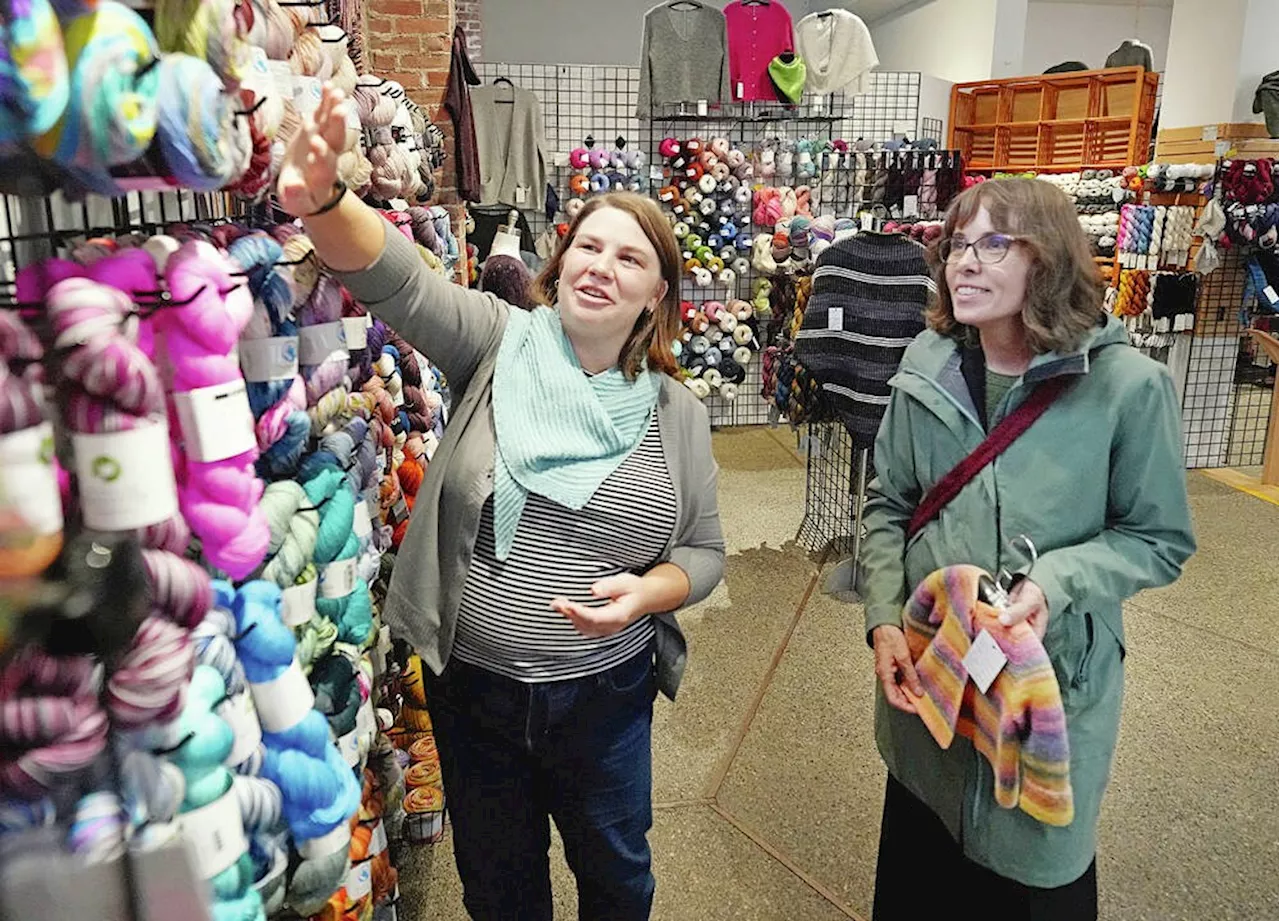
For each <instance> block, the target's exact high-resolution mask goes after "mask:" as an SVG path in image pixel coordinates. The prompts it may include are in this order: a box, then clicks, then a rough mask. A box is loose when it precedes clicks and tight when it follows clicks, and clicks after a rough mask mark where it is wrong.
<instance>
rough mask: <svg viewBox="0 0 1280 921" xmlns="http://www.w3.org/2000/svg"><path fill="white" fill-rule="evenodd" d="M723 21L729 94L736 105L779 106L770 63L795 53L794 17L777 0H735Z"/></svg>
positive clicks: (725, 12) (729, 6) (727, 7)
mask: <svg viewBox="0 0 1280 921" xmlns="http://www.w3.org/2000/svg"><path fill="white" fill-rule="evenodd" d="M724 18H725V24H726V26H727V27H728V33H729V91H730V93H731V94H732V96H733V99H734V101H745V102H756V101H761V100H767V101H769V102H777V101H778V94H777V93H776V92H775V91H774V89H773V84H772V83H771V82H770V81H769V62H770V61H772V60H773V59H774V58H775V57H777V56H778V55H779V54H781V53H782V52H784V51H794V50H795V40H794V39H793V38H792V36H791V14H790V13H788V12H787V8H786V7H785V6H783V5H782V4H781V3H779V2H778V0H764V2H758V3H743V2H742V0H733V2H732V3H730V4H729V5H728V6H726V7H725V8H724Z"/></svg>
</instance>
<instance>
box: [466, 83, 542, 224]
mask: <svg viewBox="0 0 1280 921" xmlns="http://www.w3.org/2000/svg"><path fill="white" fill-rule="evenodd" d="M503 100H510V101H503ZM471 118H472V120H473V121H474V122H475V126H476V150H477V152H478V153H479V155H480V204H482V205H494V204H502V205H509V206H511V207H515V208H523V209H526V210H534V211H541V210H542V207H543V204H544V202H545V201H546V197H547V167H548V157H547V141H546V136H545V131H544V129H543V125H542V103H541V102H539V101H538V97H537V96H535V95H534V94H533V93H531V92H530V91H529V90H527V89H524V88H523V87H520V86H497V85H492V84H491V85H489V86H477V87H475V88H474V89H472V90H471Z"/></svg>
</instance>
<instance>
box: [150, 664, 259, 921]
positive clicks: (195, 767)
mask: <svg viewBox="0 0 1280 921" xmlns="http://www.w3.org/2000/svg"><path fill="white" fill-rule="evenodd" d="M225 697H226V685H225V684H224V683H223V681H222V676H221V675H219V674H218V672H217V670H215V669H213V668H211V667H210V666H207V665H197V666H196V667H195V670H194V671H193V672H192V675H191V685H190V687H189V688H188V690H187V704H186V707H185V708H184V709H183V711H182V715H181V716H180V717H179V718H178V727H177V728H178V732H179V733H180V734H181V735H182V737H183V742H182V743H181V744H180V745H179V746H178V747H177V749H176V750H174V751H173V753H172V754H170V756H169V758H170V760H171V761H172V762H173V763H174V764H176V765H177V766H178V767H179V768H180V769H181V770H182V773H183V776H184V778H185V779H186V784H187V790H186V797H185V798H184V799H183V802H182V811H183V812H189V811H191V810H194V809H199V808H200V807H202V806H207V805H209V804H210V803H212V802H214V801H215V800H217V799H218V798H219V797H221V796H223V795H225V794H226V793H228V792H230V791H231V790H232V786H233V782H234V776H233V775H232V773H231V772H230V771H229V770H227V768H226V767H224V766H223V761H225V760H226V759H227V757H228V756H230V754H231V749H232V746H233V745H234V743H235V736H234V734H233V733H232V730H231V727H230V726H228V725H227V724H226V723H225V722H224V721H223V720H222V719H221V718H220V717H218V716H217V714H215V713H214V708H215V707H217V706H218V704H219V703H221V702H222V700H223V699H225ZM209 885H210V888H211V890H212V892H213V903H212V905H211V906H210V907H211V909H212V913H213V917H214V921H258V919H265V918H266V913H265V911H264V910H263V906H262V898H261V897H260V896H259V895H258V893H257V892H255V891H254V889H253V863H252V860H251V859H250V857H249V852H248V850H246V851H245V852H244V853H243V854H240V855H239V856H238V857H237V858H236V860H235V862H234V863H233V864H232V865H231V866H230V867H228V868H227V869H225V870H223V871H222V872H220V873H218V874H217V875H216V876H214V877H213V879H211V880H209Z"/></svg>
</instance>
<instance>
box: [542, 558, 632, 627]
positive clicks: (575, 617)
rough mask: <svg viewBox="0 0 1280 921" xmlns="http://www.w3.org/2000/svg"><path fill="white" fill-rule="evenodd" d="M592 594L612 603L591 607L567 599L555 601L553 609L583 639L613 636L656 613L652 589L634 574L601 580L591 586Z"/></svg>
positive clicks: (624, 574) (553, 601) (552, 603)
mask: <svg viewBox="0 0 1280 921" xmlns="http://www.w3.org/2000/svg"><path fill="white" fill-rule="evenodd" d="M591 594H593V595H595V596H596V597H597V598H608V599H609V603H608V604H606V605H601V606H600V607H598V608H589V607H586V606H584V605H581V604H578V603H577V602H576V601H570V600H569V599H568V598H555V599H553V600H552V602H551V610H553V611H557V612H559V613H560V614H563V615H564V616H565V617H567V618H569V620H570V621H572V622H573V626H574V627H576V628H577V630H578V632H579V633H581V634H582V635H583V636H591V637H599V636H612V635H613V634H615V633H617V632H618V631H619V630H621V629H622V628H623V627H626V626H627V625H629V624H631V623H633V622H635V621H637V620H639V619H640V618H641V617H643V616H644V615H646V614H648V613H650V612H651V611H652V610H653V609H652V608H651V607H650V604H651V601H650V598H649V594H650V592H649V586H648V585H647V584H646V583H645V579H644V577H643V576H637V575H636V574H635V573H630V572H624V573H622V574H620V575H616V576H610V577H609V578H607V579H601V580H600V581H598V582H596V583H595V584H594V585H592V586H591Z"/></svg>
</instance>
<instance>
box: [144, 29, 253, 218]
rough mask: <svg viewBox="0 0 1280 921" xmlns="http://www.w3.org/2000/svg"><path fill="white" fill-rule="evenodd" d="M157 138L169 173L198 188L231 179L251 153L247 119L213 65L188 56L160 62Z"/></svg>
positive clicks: (209, 187)
mask: <svg viewBox="0 0 1280 921" xmlns="http://www.w3.org/2000/svg"><path fill="white" fill-rule="evenodd" d="M157 102H158V104H157V123H156V141H157V142H158V144H159V147H160V153H161V156H162V157H163V158H164V163H165V166H166V167H167V168H168V171H169V175H171V176H172V177H173V178H174V179H176V180H178V182H179V183H181V184H182V185H184V186H187V187H188V188H191V189H194V190H195V191H197V192H212V191H214V190H216V189H220V188H222V187H223V186H225V185H228V184H229V183H231V182H232V181H233V180H234V179H236V178H237V177H238V176H240V175H241V174H243V173H244V172H245V170H246V169H248V167H249V158H250V156H251V155H252V153H253V150H252V139H251V137H250V134H249V121H248V119H241V118H238V117H237V116H236V106H237V102H236V100H235V98H234V97H232V96H229V95H227V94H226V93H224V92H223V90H222V80H221V79H220V78H219V77H218V75H217V74H216V73H214V70H213V68H212V67H210V66H209V65H208V64H207V63H205V62H204V61H201V60H199V59H198V58H194V57H191V56H190V55H186V54H166V55H164V57H162V58H161V60H160V82H159V95H158V101H157Z"/></svg>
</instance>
